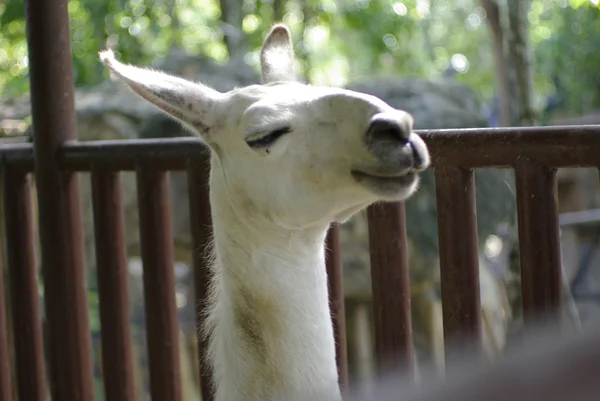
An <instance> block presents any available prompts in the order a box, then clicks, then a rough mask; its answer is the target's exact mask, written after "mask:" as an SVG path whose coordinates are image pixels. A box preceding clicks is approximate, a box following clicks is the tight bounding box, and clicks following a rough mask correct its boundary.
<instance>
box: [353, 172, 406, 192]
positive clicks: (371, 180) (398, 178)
mask: <svg viewBox="0 0 600 401" xmlns="http://www.w3.org/2000/svg"><path fill="white" fill-rule="evenodd" d="M350 173H351V174H352V177H353V178H354V179H355V180H356V181H357V182H359V183H360V184H362V185H364V186H365V187H367V188H368V189H370V190H371V191H373V192H375V193H377V194H378V195H382V196H386V197H397V196H404V195H405V192H407V191H410V189H411V188H413V187H414V186H415V184H416V182H417V180H418V175H417V173H415V172H413V171H410V172H408V173H405V174H402V175H373V174H369V173H366V172H364V171H359V170H352V171H350Z"/></svg>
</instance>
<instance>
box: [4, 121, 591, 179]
mask: <svg viewBox="0 0 600 401" xmlns="http://www.w3.org/2000/svg"><path fill="white" fill-rule="evenodd" d="M416 133H418V134H419V135H420V136H421V137H422V138H423V139H424V140H425V142H426V143H427V146H428V148H429V151H430V153H431V159H432V167H435V165H436V164H440V163H442V164H456V165H459V166H461V167H465V168H480V167H500V168H513V167H514V166H515V165H516V163H517V162H519V161H521V160H534V161H535V162H536V163H538V164H539V165H543V166H547V167H552V168H561V167H598V149H600V135H598V126H597V125H585V126H553V127H517V128H465V129H448V130H417V131H416ZM205 151H206V149H205V146H204V145H203V144H202V142H201V141H200V139H198V138H193V137H185V138H165V139H137V140H136V139H133V140H106V141H89V142H73V141H70V142H66V143H64V144H63V145H62V146H61V148H60V149H59V150H58V154H57V163H58V165H59V167H60V168H61V169H63V170H68V171H91V169H92V166H102V167H106V168H110V169H114V170H123V171H135V169H136V168H137V167H136V166H137V164H136V163H137V162H139V161H144V160H148V161H152V163H153V166H154V167H155V168H156V169H161V170H185V169H186V160H187V159H189V158H196V157H200V156H201V155H203V154H204V153H205ZM0 158H1V160H2V161H3V163H5V164H7V165H11V166H13V167H14V168H17V169H22V170H24V171H33V161H34V158H33V146H32V144H31V143H20V144H9V145H5V146H3V147H2V148H0Z"/></svg>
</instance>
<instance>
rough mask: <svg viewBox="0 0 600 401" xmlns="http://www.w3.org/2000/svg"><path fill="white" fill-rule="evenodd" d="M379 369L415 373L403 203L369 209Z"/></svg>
mask: <svg viewBox="0 0 600 401" xmlns="http://www.w3.org/2000/svg"><path fill="white" fill-rule="evenodd" d="M367 215H368V219H369V246H370V250H371V252H370V254H371V278H372V287H373V320H374V325H375V350H376V353H377V366H378V370H379V371H380V372H381V373H385V372H386V371H387V370H388V369H397V368H401V369H404V370H405V371H409V372H411V373H412V370H413V359H414V356H413V343H412V318H411V307H410V282H409V281H410V280H409V274H408V250H407V246H406V221H405V220H406V217H405V212H404V202H400V203H382V204H375V205H372V206H370V207H369V208H368V209H367Z"/></svg>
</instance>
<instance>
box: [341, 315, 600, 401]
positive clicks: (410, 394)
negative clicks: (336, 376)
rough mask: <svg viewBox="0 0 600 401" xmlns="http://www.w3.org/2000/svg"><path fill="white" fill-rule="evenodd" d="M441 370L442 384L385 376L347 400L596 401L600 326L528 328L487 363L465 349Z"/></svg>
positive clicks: (426, 377)
mask: <svg viewBox="0 0 600 401" xmlns="http://www.w3.org/2000/svg"><path fill="white" fill-rule="evenodd" d="M453 360H456V358H453ZM447 371H448V376H447V380H446V382H445V383H442V382H441V381H440V380H439V379H436V375H435V374H430V375H427V374H423V375H422V378H423V380H422V381H421V383H420V384H417V385H415V384H413V381H412V379H411V378H407V377H402V376H400V375H387V376H386V377H385V378H383V379H381V380H380V381H379V383H378V385H376V386H375V390H374V391H373V393H372V394H371V395H370V396H364V395H362V396H357V395H356V394H354V393H353V394H351V395H350V397H348V399H347V400H348V401H375V400H377V401H454V400H456V401H458V400H460V401H597V400H600V327H595V328H594V329H591V330H589V331H588V332H586V333H585V334H582V335H579V334H564V333H563V334H559V329H558V328H557V327H556V326H550V327H545V328H544V329H541V328H537V329H535V330H530V331H529V332H528V333H527V334H526V335H525V336H524V338H523V341H522V343H521V344H520V345H519V346H515V347H514V348H513V349H511V350H510V351H509V352H508V353H507V355H506V357H505V358H504V359H503V360H502V361H500V362H498V363H497V364H495V365H494V366H492V367H489V368H487V369H482V367H481V365H480V364H478V362H476V358H475V357H474V356H473V354H472V353H467V354H464V356H463V358H462V362H460V363H455V364H454V365H453V366H449V367H448V369H447ZM424 373H425V372H424ZM363 394H364V393H363Z"/></svg>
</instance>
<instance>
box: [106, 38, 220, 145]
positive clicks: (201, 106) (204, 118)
mask: <svg viewBox="0 0 600 401" xmlns="http://www.w3.org/2000/svg"><path fill="white" fill-rule="evenodd" d="M100 61H102V63H103V64H104V65H105V66H106V67H107V68H108V69H109V70H110V72H111V73H112V74H114V75H115V76H117V77H119V78H121V79H122V80H123V81H125V82H126V83H127V85H128V86H129V87H130V88H131V89H132V90H133V91H134V92H135V93H137V94H138V95H140V96H141V97H142V98H144V99H145V100H147V101H148V102H150V103H152V104H153V105H155V106H156V107H158V108H159V109H161V110H162V111H163V112H165V113H167V114H168V115H169V116H171V117H173V118H175V119H177V120H179V121H181V122H182V123H184V124H185V125H187V126H189V127H190V128H192V129H193V130H194V131H197V133H199V134H200V135H202V136H206V135H208V134H209V132H210V128H211V126H212V125H213V124H214V121H215V117H216V116H215V110H216V109H217V107H216V105H217V104H218V103H219V101H220V100H221V99H222V98H223V94H221V93H219V92H217V91H215V90H213V89H211V88H208V87H206V86H204V85H201V84H196V83H193V82H190V81H187V80H185V79H182V78H177V77H174V76H171V75H168V74H166V73H164V72H160V71H154V70H151V69H147V68H139V67H135V66H132V65H126V64H123V63H121V62H119V61H117V59H115V55H114V53H113V52H112V50H105V51H102V52H100Z"/></svg>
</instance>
